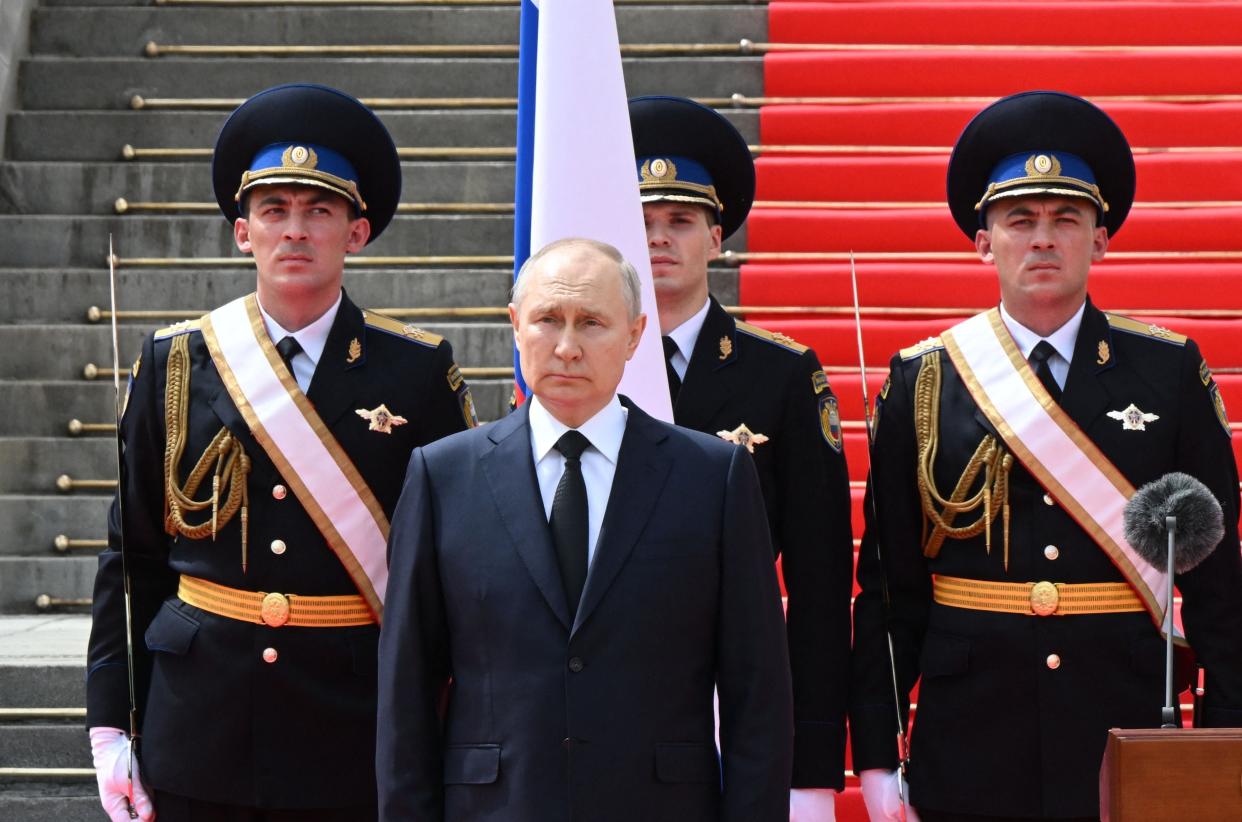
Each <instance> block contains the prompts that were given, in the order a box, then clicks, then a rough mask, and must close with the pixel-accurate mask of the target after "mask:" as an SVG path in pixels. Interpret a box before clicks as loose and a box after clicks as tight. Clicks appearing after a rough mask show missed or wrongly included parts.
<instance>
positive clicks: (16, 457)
mask: <svg viewBox="0 0 1242 822" xmlns="http://www.w3.org/2000/svg"><path fill="white" fill-rule="evenodd" d="M61 474H68V475H69V476H71V477H98V478H105V477H106V478H114V477H115V476H116V442H115V440H113V439H112V438H111V437H68V436H64V437H0V494H49V493H53V491H52V489H54V488H55V487H56V478H57V477H59V476H60V475H61Z"/></svg>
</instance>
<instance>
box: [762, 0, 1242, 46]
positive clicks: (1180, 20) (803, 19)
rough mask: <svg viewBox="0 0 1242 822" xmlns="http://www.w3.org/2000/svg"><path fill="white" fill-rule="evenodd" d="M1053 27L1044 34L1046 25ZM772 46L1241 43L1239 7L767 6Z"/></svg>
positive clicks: (1092, 4) (1081, 4) (1063, 4)
mask: <svg viewBox="0 0 1242 822" xmlns="http://www.w3.org/2000/svg"><path fill="white" fill-rule="evenodd" d="M1049 20H1055V21H1056V30H1055V32H1049V30H1048V21H1049ZM768 37H769V39H770V40H771V41H772V42H776V43H1025V44H1033V45H1043V44H1046V43H1049V42H1053V41H1054V40H1055V42H1056V43H1060V44H1066V45H1165V44H1174V45H1176V44H1187V45H1191V44H1202V45H1208V44H1212V45H1215V44H1239V43H1242V7H1239V6H1238V4H1236V3H1170V2H1164V3H1147V2H1136V3H1109V2H1074V3H1067V2H1054V3H1048V2H1033V3H1022V4H1018V3H1000V2H992V3H970V2H964V3H957V2H955V3H943V2H923V3H875V2H852V3H801V2H798V3H794V2H780V0H770V3H769V9H768Z"/></svg>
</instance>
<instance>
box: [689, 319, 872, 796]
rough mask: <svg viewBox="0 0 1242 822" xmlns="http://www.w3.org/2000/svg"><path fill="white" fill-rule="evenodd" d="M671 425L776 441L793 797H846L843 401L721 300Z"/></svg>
mask: <svg viewBox="0 0 1242 822" xmlns="http://www.w3.org/2000/svg"><path fill="white" fill-rule="evenodd" d="M673 419H674V421H675V422H676V423H677V424H678V425H683V426H685V427H687V428H694V429H696V430H698V431H703V432H705V433H708V434H713V435H714V434H717V432H720V431H734V430H736V429H737V428H738V426H740V425H743V424H745V426H746V427H747V429H749V430H750V431H751V432H753V433H755V434H762V435H764V436H766V437H767V438H768V441H767V442H763V443H759V444H755V445H754V446H753V447H754V458H755V465H756V467H757V468H758V469H759V482H760V485H761V486H762V487H763V497H764V501H765V503H766V507H767V514H768V522H769V525H770V526H771V533H772V544H773V547H774V548H775V549H776V553H777V555H778V556H780V557H782V560H781V565H782V571H783V573H784V578H785V589H786V592H787V593H788V595H789V605H788V612H787V616H788V625H787V629H786V630H787V636H788V640H789V660H790V664H791V666H792V669H793V687H794V716H795V720H796V722H795V733H794V772H793V786H794V787H795V788H812V787H831V788H836V789H838V790H840V789H841V788H843V787H844V779H845V777H844V768H845V764H844V759H845V712H846V688H847V684H848V676H847V674H846V672H847V671H848V669H849V644H850V605H849V601H850V591H851V585H852V572H853V561H854V544H853V538H852V535H851V530H850V490H849V474H848V473H847V471H846V465H845V454H844V453H843V451H842V436H841V426H840V418H839V414H838V410H837V399H836V397H835V396H834V395H833V393H832V389H831V388H830V387H829V385H828V380H827V379H826V378H825V376H824V372H823V368H822V367H821V366H820V363H819V358H818V357H816V355H815V352H814V351H812V350H811V349H809V348H807V347H806V346H803V345H799V344H797V343H795V342H794V341H793V340H791V339H789V338H788V337H784V336H782V335H777V334H773V333H772V332H770V331H765V330H763V329H761V328H757V327H755V326H753V325H748V324H746V323H738V322H735V321H734V319H733V318H732V317H730V316H729V315H728V313H726V312H725V310H724V309H723V308H721V306H720V303H718V302H717V301H716V299H715V298H714V297H713V298H711V306H710V307H709V308H708V310H707V317H706V319H705V320H704V322H703V327H702V329H701V330H700V332H699V336H698V340H697V342H696V343H695V346H694V353H693V356H692V357H691V358H690V365H689V367H688V368H687V370H686V376H685V380H684V381H683V382H682V386H681V391H680V393H679V394H678V397H677V403H676V405H675V407H674V409H673Z"/></svg>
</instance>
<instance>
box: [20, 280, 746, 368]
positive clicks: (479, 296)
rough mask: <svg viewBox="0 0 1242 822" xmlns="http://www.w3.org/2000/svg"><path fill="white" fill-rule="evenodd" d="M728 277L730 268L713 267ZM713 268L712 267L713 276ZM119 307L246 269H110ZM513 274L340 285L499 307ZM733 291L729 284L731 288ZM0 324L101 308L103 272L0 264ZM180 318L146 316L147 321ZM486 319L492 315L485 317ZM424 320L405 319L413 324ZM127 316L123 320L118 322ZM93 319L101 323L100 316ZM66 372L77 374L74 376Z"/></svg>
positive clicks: (179, 298) (215, 291)
mask: <svg viewBox="0 0 1242 822" xmlns="http://www.w3.org/2000/svg"><path fill="white" fill-rule="evenodd" d="M718 271H719V274H720V276H721V277H724V278H728V279H729V280H730V282H732V281H735V280H736V278H737V271H736V269H719V270H718ZM716 272H717V270H715V269H713V276H715V274H716ZM116 276H117V303H118V305H119V307H120V309H121V310H122V311H126V310H128V311H138V310H167V309H176V310H179V311H200V312H205V311H209V310H210V309H212V308H215V307H216V306H218V305H222V304H223V303H226V302H228V301H229V300H231V299H234V298H235V297H238V296H240V295H243V294H247V293H249V292H251V291H253V290H254V288H255V271H254V269H253V268H246V267H243V266H235V267H232V268H221V269H214V268H171V269H169V268H122V269H120V270H118V271H117V272H116ZM512 281H513V274H512V272H511V271H509V269H507V268H492V269H471V268H463V269H447V270H446V269H430V268H428V269H424V268H419V269H407V270H402V269H383V268H376V269H369V268H365V269H356V270H353V269H351V270H347V271H346V272H345V288H346V289H347V290H348V292H349V296H350V299H352V300H353V301H354V302H355V303H357V304H358V305H361V306H364V307H373V308H416V307H433V306H454V307H472V308H473V307H478V306H496V307H503V306H505V305H507V304H508V301H509V287H510V285H511V284H512ZM733 291H734V292H736V288H734V289H733ZM0 292H3V293H6V294H8V295H11V296H10V298H9V299H8V300H0V323H4V324H46V323H56V322H60V323H70V324H74V325H77V324H81V323H83V322H85V321H86V316H87V310H88V309H89V308H90V307H91V306H96V307H99V308H104V309H106V308H108V306H109V305H110V295H109V288H108V270H107V268H106V267H104V266H103V263H102V262H101V263H100V266H99V267H98V268H52V269H46V268H0ZM177 319H182V318H181V317H175V318H167V319H155V320H149V321H146V322H147V323H148V324H149V325H151V326H152V327H159V326H161V325H169V324H171V323H173V322H175V321H176V320H177ZM492 319H493V320H495V319H497V318H492ZM428 321H429V320H427V319H414V320H411V322H413V323H414V324H415V325H421V324H423V323H426V322H428ZM131 323H132V321H127V320H123V321H122V325H123V326H124V325H129V324H131ZM101 325H103V326H107V325H108V323H107V322H106V321H104V322H102V323H101ZM73 376H75V377H76V376H77V374H74V375H73Z"/></svg>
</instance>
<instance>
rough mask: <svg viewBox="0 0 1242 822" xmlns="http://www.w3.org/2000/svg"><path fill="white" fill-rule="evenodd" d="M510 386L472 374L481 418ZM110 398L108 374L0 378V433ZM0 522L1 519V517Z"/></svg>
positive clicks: (502, 409)
mask: <svg viewBox="0 0 1242 822" xmlns="http://www.w3.org/2000/svg"><path fill="white" fill-rule="evenodd" d="M506 333H507V332H506ZM511 363H512V360H511V359H510V358H506V359H505V360H504V361H503V362H492V363H491V365H494V366H501V365H510V364H511ZM512 390H513V380H512V379H511V378H508V377H506V378H498V379H482V378H478V379H471V380H470V391H471V394H472V395H473V397H474V405H475V409H476V411H477V412H478V415H479V419H481V420H494V419H497V418H499V417H501V416H504V414H505V413H507V409H508V407H509V394H510V393H511V391H512ZM112 402H113V393H112V382H111V381H110V380H109V381H104V380H96V381H93V382H91V381H87V380H77V381H47V380H0V436H6V437H60V436H64V435H65V432H66V430H67V426H68V423H69V420H71V419H77V420H81V421H82V422H91V423H95V422H99V423H107V422H111V421H112V420H113V418H114V413H115V412H114V411H113V407H112ZM0 522H5V520H4V518H3V517H0ZM56 533H58V532H57V531H56V530H55V529H54V528H53V529H51V530H48V531H47V539H46V540H44V542H43V543H40V544H44V543H46V544H49V545H50V544H51V543H50V540H51V538H52V537H53V536H55V535H56Z"/></svg>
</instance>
